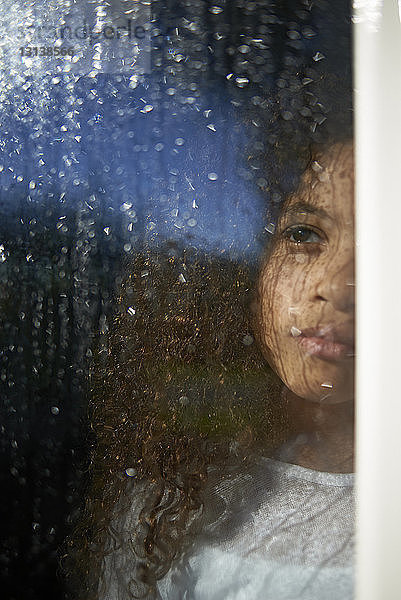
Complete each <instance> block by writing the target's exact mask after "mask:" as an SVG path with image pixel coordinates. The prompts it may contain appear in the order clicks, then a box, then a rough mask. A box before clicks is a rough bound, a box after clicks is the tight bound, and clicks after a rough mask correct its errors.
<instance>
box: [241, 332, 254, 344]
mask: <svg viewBox="0 0 401 600" xmlns="http://www.w3.org/2000/svg"><path fill="white" fill-rule="evenodd" d="M253 342H254V339H253V337H252V336H251V335H249V333H247V334H246V335H244V337H243V338H242V343H243V344H244V346H250V345H251V344H253Z"/></svg>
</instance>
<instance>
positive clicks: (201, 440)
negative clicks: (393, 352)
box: [0, 0, 355, 600]
mask: <svg viewBox="0 0 401 600" xmlns="http://www.w3.org/2000/svg"><path fill="white" fill-rule="evenodd" d="M0 14H1V19H0V29H1V35H0V46H1V48H0V65H1V75H0V77H1V90H0V103H1V113H0V119H1V131H2V134H1V143H0V194H1V198H0V202H1V205H0V206H1V220H0V231H1V234H0V236H1V237H0V280H1V287H0V305H1V312H0V318H1V328H0V337H1V345H0V352H1V365H0V369H1V373H0V386H1V407H2V408H1V411H2V413H1V414H2V418H1V425H0V426H1V432H2V437H1V445H2V446H1V447H2V461H3V467H4V468H3V469H2V474H1V480H2V489H3V490H5V496H4V500H3V502H2V506H1V512H2V528H3V531H2V538H3V540H4V542H3V545H2V550H1V555H0V559H1V562H0V568H1V570H2V574H3V576H4V581H5V582H6V583H5V584H4V585H5V587H4V589H5V590H6V591H5V594H6V596H5V597H7V598H10V599H17V598H38V597H40V598H47V597H48V598H52V600H53V599H56V598H62V597H65V594H69V597H71V598H82V600H83V599H85V600H89V599H96V600H111V599H113V600H117V599H119V600H128V599H130V598H159V599H168V600H174V599H177V600H178V599H179V598H187V599H188V600H190V599H192V600H206V599H208V600H212V599H215V600H224V599H233V600H234V599H240V598H245V597H246V598H250V599H254V600H258V599H262V598H263V599H266V598H274V599H275V600H284V599H289V598H300V599H301V598H305V599H308V600H312V599H321V598H328V597H330V598H333V599H338V600H340V599H341V600H344V599H346V598H352V597H353V560H354V556H353V549H354V508H353V506H354V502H353V482H354V479H353V478H354V474H353V471H354V463H353V455H354V452H353V449H354V442H353V429H354V427H353V425H354V418H353V416H354V404H353V400H354V317H355V315H354V294H355V284H354V158H353V156H354V152H353V127H352V124H353V110H352V108H353V107H352V69H351V58H352V57H351V13H350V6H349V4H348V2H343V1H341V2H336V3H335V4H333V3H329V2H327V1H326V0H316V1H314V2H313V1H310V0H294V1H291V2H285V3H281V2H274V1H264V0H263V1H262V0H261V1H259V0H255V1H244V0H233V1H232V2H231V1H230V2H229V1H226V0H215V2H209V1H207V0H177V1H174V2H173V1H171V2H170V1H169V2H160V1H156V0H155V1H153V2H150V1H147V0H136V1H135V0H112V1H109V2H101V1H89V2H78V3H77V2H73V1H72V0H61V1H60V2H55V1H53V0H47V1H46V0H36V1H32V2H30V3H26V2H15V1H13V2H11V1H8V0H4V1H3V2H2V5H1V7H0Z"/></svg>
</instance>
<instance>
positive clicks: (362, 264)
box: [354, 0, 401, 600]
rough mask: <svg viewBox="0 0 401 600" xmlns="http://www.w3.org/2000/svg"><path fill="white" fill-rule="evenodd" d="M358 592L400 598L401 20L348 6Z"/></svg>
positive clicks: (378, 598) (395, 13)
mask: <svg viewBox="0 0 401 600" xmlns="http://www.w3.org/2000/svg"><path fill="white" fill-rule="evenodd" d="M354 22H355V24H354V61H355V62H354V64H355V115H356V122H355V125H356V130H355V141H356V244H357V247H356V268H357V277H356V285H357V371H356V393H357V413H356V414H357V418H356V424H357V425H356V427H357V460H356V472H357V486H356V490H357V552H356V560H357V567H356V598H357V600H399V599H400V598H401V22H400V11H399V6H398V5H397V0H381V1H379V0H359V1H357V2H355V7H354Z"/></svg>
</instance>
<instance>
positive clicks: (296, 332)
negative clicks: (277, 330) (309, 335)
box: [291, 327, 302, 337]
mask: <svg viewBox="0 0 401 600" xmlns="http://www.w3.org/2000/svg"><path fill="white" fill-rule="evenodd" d="M301 334H302V331H301V330H300V329H298V327H291V335H292V337H299V336H300V335H301Z"/></svg>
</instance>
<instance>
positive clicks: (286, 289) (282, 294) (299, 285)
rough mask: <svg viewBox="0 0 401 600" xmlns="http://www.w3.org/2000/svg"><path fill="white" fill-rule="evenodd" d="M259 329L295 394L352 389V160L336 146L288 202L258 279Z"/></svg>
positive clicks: (334, 396)
mask: <svg viewBox="0 0 401 600" xmlns="http://www.w3.org/2000/svg"><path fill="white" fill-rule="evenodd" d="M258 335H259V339H260V343H261V346H262V351H263V352H264V354H265V356H266V358H267V360H268V361H269V363H270V365H271V366H272V367H273V369H274V370H275V371H276V373H277V374H278V375H279V377H280V378H281V379H282V381H283V382H284V383H285V385H286V386H287V388H288V389H289V390H291V391H292V392H293V393H294V394H296V395H297V396H299V397H301V398H304V399H307V400H311V401H316V402H327V403H338V402H346V401H350V400H352V399H353V395H354V165H353V148H352V145H351V144H341V145H335V146H332V147H331V148H330V149H329V150H328V151H327V152H326V153H325V154H324V155H323V156H322V157H321V158H319V159H318V160H317V161H315V162H314V163H313V164H312V167H311V168H310V169H309V170H308V171H307V173H306V174H305V175H304V177H303V179H302V182H301V185H300V187H299V189H298V191H297V192H296V193H295V194H294V195H293V196H291V197H290V198H289V199H288V200H287V201H286V203H285V205H284V207H283V210H282V213H281V216H280V218H279V221H278V226H277V229H276V232H275V235H274V239H273V240H272V245H271V247H270V250H269V254H268V256H267V257H266V259H265V262H264V264H263V267H262V270H261V273H260V277H259V283H258Z"/></svg>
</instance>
